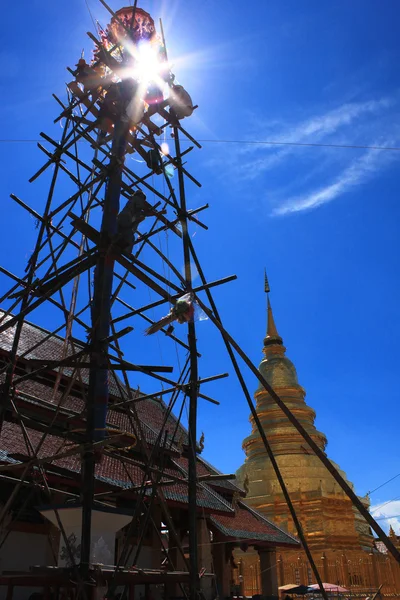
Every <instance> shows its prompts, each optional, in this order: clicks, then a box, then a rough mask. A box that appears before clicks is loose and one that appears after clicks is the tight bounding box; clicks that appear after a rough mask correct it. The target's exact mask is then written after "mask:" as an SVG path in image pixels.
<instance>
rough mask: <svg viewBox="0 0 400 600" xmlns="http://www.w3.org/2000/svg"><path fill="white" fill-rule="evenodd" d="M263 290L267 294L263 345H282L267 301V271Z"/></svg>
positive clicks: (268, 288) (268, 289)
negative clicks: (265, 333)
mask: <svg viewBox="0 0 400 600" xmlns="http://www.w3.org/2000/svg"><path fill="white" fill-rule="evenodd" d="M264 278H265V279H264V290H265V292H266V294H267V335H266V336H265V339H264V346H270V345H272V344H279V345H282V344H283V342H282V338H281V336H280V335H279V333H278V330H277V328H276V325H275V320H274V315H273V313H272V307H271V302H270V301H269V292H270V287H269V283H268V278H267V273H266V271H265V273H264Z"/></svg>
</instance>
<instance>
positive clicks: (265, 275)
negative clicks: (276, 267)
mask: <svg viewBox="0 0 400 600" xmlns="http://www.w3.org/2000/svg"><path fill="white" fill-rule="evenodd" d="M270 291H271V290H270V288H269V283H268V277H267V269H266V268H265V267H264V292H265V293H266V294H269V292H270Z"/></svg>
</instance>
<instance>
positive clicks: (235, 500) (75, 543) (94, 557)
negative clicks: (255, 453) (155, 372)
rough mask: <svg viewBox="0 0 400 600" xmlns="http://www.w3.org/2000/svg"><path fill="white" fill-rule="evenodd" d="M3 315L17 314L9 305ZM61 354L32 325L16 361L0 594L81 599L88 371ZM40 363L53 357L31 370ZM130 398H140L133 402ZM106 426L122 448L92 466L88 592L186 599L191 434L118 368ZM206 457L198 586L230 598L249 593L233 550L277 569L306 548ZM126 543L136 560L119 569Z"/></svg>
mask: <svg viewBox="0 0 400 600" xmlns="http://www.w3.org/2000/svg"><path fill="white" fill-rule="evenodd" d="M0 316H4V318H5V319H6V320H8V319H10V318H11V317H10V316H9V315H5V314H4V312H3V311H1V310H0ZM14 335H15V325H14V326H12V327H10V328H9V329H8V330H7V331H6V332H5V333H3V334H2V335H1V336H0V371H1V373H0V383H2V382H3V381H4V371H5V368H6V366H7V365H8V364H9V361H10V351H11V349H12V346H13V341H14ZM74 344H75V350H76V349H77V348H78V349H79V350H80V351H84V350H85V344H84V342H79V340H75V339H74ZM64 349H65V347H64V339H63V338H62V337H59V336H57V335H55V334H52V333H50V332H48V331H46V330H45V329H43V328H41V327H38V326H37V325H34V324H32V323H29V322H27V321H25V322H24V324H23V326H22V330H21V336H20V339H19V344H18V355H17V364H16V368H15V376H16V378H18V387H16V389H15V395H14V402H15V411H9V412H8V413H7V414H6V419H5V420H4V422H3V424H2V427H1V431H0V513H3V516H5V519H4V520H3V521H2V523H1V524H0V600H3V599H4V600H5V599H7V600H27V599H28V598H31V595H33V596H32V599H33V598H35V599H36V600H37V598H38V597H40V598H43V597H44V598H54V597H56V596H54V595H53V594H55V593H57V597H58V598H63V599H64V600H67V599H68V600H70V599H71V598H72V599H73V598H76V594H75V587H76V579H75V577H74V563H76V564H78V563H79V561H80V553H81V548H80V540H81V526H82V494H81V490H82V478H81V474H80V470H81V458H80V453H81V451H83V448H84V446H83V445H82V444H81V443H80V438H78V437H76V436H79V434H80V432H84V431H85V425H86V411H85V407H86V398H87V386H88V371H87V369H86V368H81V369H80V370H79V378H78V377H77V375H76V371H75V373H73V371H72V370H71V369H68V368H65V369H64V370H62V371H61V375H60V371H58V370H57V369H55V368H54V366H53V365H54V359H55V360H60V359H61V358H62V357H63V352H64ZM68 352H71V351H70V348H69V346H68ZM37 360H44V361H50V362H49V363H47V362H46V363H45V365H46V366H45V367H44V368H43V369H33V368H32V366H35V365H37V362H35V361H37ZM32 371H33V372H32ZM127 398H131V399H132V400H131V404H128V405H126V399H127ZM131 406H134V407H135V409H134V410H133V408H130V407H131ZM22 419H23V424H24V426H23V427H22V425H21V422H22ZM107 427H108V428H109V430H110V432H111V434H112V437H110V438H109V440H112V439H113V438H114V437H115V436H116V437H117V438H118V443H117V445H112V441H109V442H108V443H107V445H106V447H105V448H104V449H103V451H102V453H101V454H100V455H99V456H98V459H97V462H96V466H95V482H94V486H95V489H94V492H95V502H94V504H93V507H92V532H91V552H90V561H91V562H90V569H91V571H90V573H91V575H90V576H91V578H92V582H93V583H94V582H96V594H94V595H93V597H92V596H91V598H92V600H102V599H103V598H104V594H105V592H106V591H107V585H111V584H112V582H113V581H115V584H116V585H117V591H118V592H121V593H122V592H123V591H124V586H127V588H128V590H129V595H128V597H129V600H143V599H146V600H148V599H149V598H152V600H161V599H162V598H169V599H170V598H175V599H176V598H182V597H186V589H187V586H188V583H189V573H188V563H187V560H188V531H189V515H188V510H189V499H188V460H189V438H188V432H187V430H186V429H185V428H184V427H183V425H182V423H181V422H180V421H179V420H178V419H177V418H176V417H175V416H174V415H173V413H171V411H170V409H169V407H168V405H167V404H165V403H164V401H163V399H162V398H161V397H157V396H146V395H144V394H143V393H142V392H140V391H138V390H128V389H127V388H126V387H125V386H124V384H123V382H122V381H121V380H119V378H118V377H117V376H116V375H115V373H112V375H111V376H110V402H109V406H108V412H107ZM67 434H69V436H70V438H71V436H73V437H72V439H70V438H67ZM73 434H75V435H73ZM161 442H162V444H161ZM201 452H202V446H201V444H200V443H199V444H198V446H197V448H196V462H197V476H198V481H197V495H196V508H197V536H198V568H199V573H201V577H200V588H201V592H202V598H203V600H213V598H215V597H216V596H218V597H219V598H229V597H230V596H231V595H232V594H233V593H234V592H235V591H236V592H240V591H241V590H240V587H241V579H240V575H236V571H237V566H236V564H235V562H234V559H233V556H232V553H233V550H234V549H235V548H239V547H242V548H243V547H246V548H249V549H250V550H251V551H254V552H255V553H256V555H257V556H259V557H260V560H261V562H262V564H266V565H270V566H274V565H276V560H277V559H276V554H277V552H280V551H281V550H282V548H286V547H292V548H299V547H300V545H299V543H298V541H297V539H296V538H294V537H293V536H291V535H290V534H288V533H286V532H285V531H283V530H282V529H280V528H279V527H277V526H276V525H274V524H273V523H272V522H270V521H269V520H268V519H267V518H266V517H265V516H263V515H261V514H259V513H257V512H256V511H255V510H253V509H252V508H251V507H249V506H248V505H246V504H245V503H244V502H243V497H244V496H245V492H244V491H243V490H242V489H241V488H240V487H238V486H237V485H236V484H235V482H234V481H232V479H234V476H232V475H226V476H225V475H223V474H221V473H220V472H219V471H218V470H217V469H215V468H214V467H213V466H212V465H210V464H209V463H208V462H207V461H205V460H204V459H203V458H202V457H201ZM150 453H152V454H150ZM35 455H37V459H36V458H35ZM149 457H150V458H149ZM36 460H37V461H38V462H37V463H36ZM38 465H40V470H39V467H38ZM28 467H30V468H28ZM41 473H42V475H41ZM44 481H45V482H46V483H45V484H44ZM143 493H145V498H144V499H143V500H142V501H141V494H142V495H143ZM137 509H138V510H137ZM132 523H133V528H132V527H131V524H132ZM125 546H127V547H128V549H129V550H130V552H129V556H128V558H127V559H126V560H125V561H124V562H123V563H121V565H119V569H118V572H116V571H115V569H116V567H115V565H117V564H118V563H119V561H120V558H121V556H122V555H123V552H124V547H125ZM179 549H180V550H179ZM114 576H115V579H113V578H114ZM234 579H236V580H238V581H239V583H237V582H236V583H235V582H234ZM60 590H61V592H62V595H58V591H60ZM261 591H262V593H263V595H264V596H266V597H271V596H272V597H276V596H277V594H278V587H277V576H276V570H275V569H274V568H272V569H270V570H268V571H266V573H265V575H264V576H263V578H262V580H261ZM61 592H60V594H61ZM34 594H36V596H35V595H34ZM37 594H40V596H38V595H37ZM43 594H44V596H43Z"/></svg>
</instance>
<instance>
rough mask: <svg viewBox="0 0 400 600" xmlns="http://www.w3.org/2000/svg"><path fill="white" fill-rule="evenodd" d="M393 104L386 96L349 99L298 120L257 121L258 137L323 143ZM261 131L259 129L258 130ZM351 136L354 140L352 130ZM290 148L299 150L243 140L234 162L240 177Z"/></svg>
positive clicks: (270, 164) (280, 157)
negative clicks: (364, 99) (365, 99)
mask: <svg viewBox="0 0 400 600" xmlns="http://www.w3.org/2000/svg"><path fill="white" fill-rule="evenodd" d="M392 105H393V100H391V99H389V98H381V99H380V100H370V101H368V102H348V103H346V104H342V105H341V106H339V107H337V108H335V109H332V110H330V111H327V112H325V113H322V114H315V115H313V116H312V117H309V118H307V119H303V120H302V121H300V122H298V123H286V124H282V123H279V124H278V123H277V122H276V121H274V122H271V123H264V124H263V123H261V124H260V123H258V126H257V132H258V134H257V137H258V139H260V140H262V139H265V140H266V141H268V140H271V141H274V142H277V143H281V144H285V143H295V144H307V143H322V142H323V141H328V140H327V138H329V136H331V135H332V134H337V133H338V132H340V133H343V130H345V129H346V128H348V127H349V126H350V125H353V124H354V123H355V121H357V120H360V119H362V117H364V118H366V117H370V116H371V115H374V114H377V113H379V112H381V111H382V110H385V109H388V108H389V107H390V106H392ZM260 132H262V133H261V134H260ZM351 139H352V141H354V131H353V132H352V138H351ZM347 141H348V139H347V138H345V139H343V140H342V142H343V143H346V142H347ZM339 143H340V142H339ZM293 152H299V148H298V147H297V148H296V147H295V146H290V145H288V146H284V147H279V146H274V145H269V144H245V145H244V146H242V147H240V148H239V151H238V153H237V158H238V159H239V161H238V162H239V164H238V165H237V166H239V167H240V169H241V176H242V178H243V179H246V180H249V179H251V180H254V179H257V178H258V177H259V176H260V175H261V174H262V173H263V172H264V171H266V170H269V169H271V168H272V167H276V166H277V165H278V164H279V163H281V162H282V161H283V160H285V159H286V158H287V157H288V156H289V155H291V154H293ZM255 154H257V158H254V155H255ZM246 156H247V160H246V158H245V157H246ZM249 157H251V158H249Z"/></svg>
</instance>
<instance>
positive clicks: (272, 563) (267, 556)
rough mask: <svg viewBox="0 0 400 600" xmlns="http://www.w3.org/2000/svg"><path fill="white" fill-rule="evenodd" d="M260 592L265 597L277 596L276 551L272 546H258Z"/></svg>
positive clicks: (272, 597)
mask: <svg viewBox="0 0 400 600" xmlns="http://www.w3.org/2000/svg"><path fill="white" fill-rule="evenodd" d="M258 555H259V557H260V571H261V573H260V575H261V594H262V595H263V596H265V597H266V598H267V599H270V600H273V599H276V598H278V574H277V567H276V551H275V549H273V548H260V549H259V550H258Z"/></svg>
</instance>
